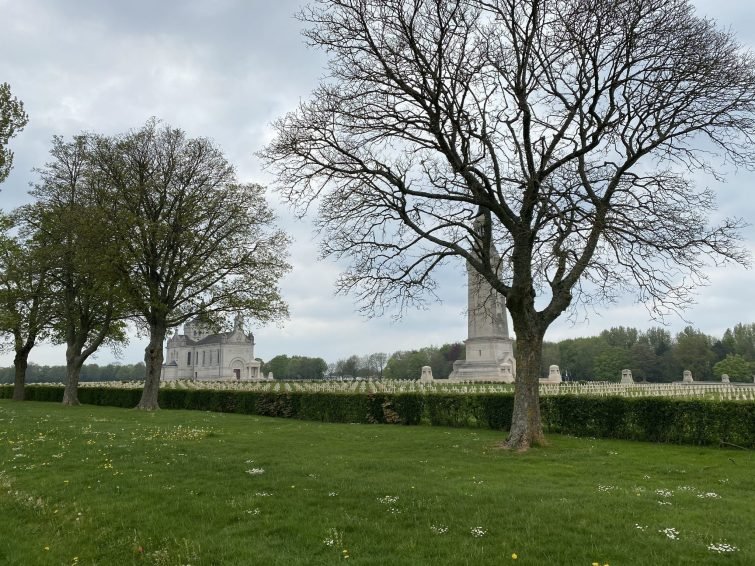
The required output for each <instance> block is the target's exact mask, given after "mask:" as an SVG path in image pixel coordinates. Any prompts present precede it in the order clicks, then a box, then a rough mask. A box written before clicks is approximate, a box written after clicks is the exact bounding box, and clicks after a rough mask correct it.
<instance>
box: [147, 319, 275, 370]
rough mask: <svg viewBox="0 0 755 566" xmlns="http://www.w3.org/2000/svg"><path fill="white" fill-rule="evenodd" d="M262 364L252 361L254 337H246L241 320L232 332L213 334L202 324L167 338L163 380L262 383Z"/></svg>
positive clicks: (192, 322) (195, 324) (186, 325)
mask: <svg viewBox="0 0 755 566" xmlns="http://www.w3.org/2000/svg"><path fill="white" fill-rule="evenodd" d="M261 365H262V362H260V361H259V360H255V359H254V335H253V334H251V333H250V334H245V333H244V329H243V325H242V321H241V318H240V317H237V318H236V323H235V325H234V329H233V330H232V331H231V332H221V333H220V334H212V333H211V332H210V331H209V329H208V328H207V327H206V326H204V325H203V324H202V323H201V322H199V321H197V320H196V319H195V320H192V321H190V322H187V323H186V324H185V325H184V329H183V334H178V333H177V334H175V335H174V336H171V337H170V338H168V341H167V347H166V354H165V363H164V364H163V367H162V374H161V376H160V378H161V379H162V380H166V381H171V380H176V379H195V380H200V381H202V380H203V381H217V380H232V381H238V380H252V379H261V377H262V375H261V372H260V367H261Z"/></svg>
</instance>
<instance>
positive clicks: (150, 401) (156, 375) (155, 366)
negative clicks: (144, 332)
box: [136, 323, 166, 411]
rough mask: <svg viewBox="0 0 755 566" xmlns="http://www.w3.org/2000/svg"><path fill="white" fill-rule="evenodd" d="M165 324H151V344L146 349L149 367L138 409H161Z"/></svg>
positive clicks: (145, 362)
mask: <svg viewBox="0 0 755 566" xmlns="http://www.w3.org/2000/svg"><path fill="white" fill-rule="evenodd" d="M165 334H166V327H165V324H164V323H163V324H151V325H150V329H149V344H148V345H147V347H146V348H145V349H144V364H145V365H146V366H147V370H146V372H147V373H146V375H145V378H144V390H143V391H142V398H141V400H140V401H139V404H138V405H137V406H136V408H137V409H146V410H148V411H152V410H156V409H159V408H160V406H159V405H158V403H157V393H158V391H159V390H160V372H161V371H162V367H163V342H164V341H165Z"/></svg>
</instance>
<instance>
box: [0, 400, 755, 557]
mask: <svg viewBox="0 0 755 566" xmlns="http://www.w3.org/2000/svg"><path fill="white" fill-rule="evenodd" d="M501 438H502V435H501V433H499V432H494V431H490V430H469V429H447V428H434V427H402V426H395V425H385V426H383V425H344V424H320V423H312V422H301V421H293V420H281V419H270V418H263V417H254V416H245V415H230V414H217V413H201V412H189V411H161V412H157V413H143V412H137V411H134V410H125V409H116V408H108V407H93V406H81V407H75V408H63V407H61V406H59V405H56V404H52V403H33V402H24V403H14V402H12V401H9V400H0V564H3V565H10V564H19V565H21V564H23V565H38V564H39V565H46V564H50V565H53V564H54V565H58V564H68V565H70V564H79V565H83V564H102V565H108V566H109V565H119V564H140V563H143V564H160V565H168V564H191V565H194V566H196V565H208V564H244V565H246V564H260V565H269V564H281V565H282V564H285V565H291V564H333V563H335V562H338V561H346V562H354V563H357V564H375V565H403V564H405V565H423V564H431V565H433V566H439V565H444V564H449V565H451V564H453V565H462V564H474V565H483V564H496V565H501V564H512V565H514V564H515V565H517V566H518V565H520V564H534V565H586V566H591V565H592V564H593V563H598V564H600V565H601V566H602V565H603V564H610V565H611V566H619V565H625V564H637V565H649V564H658V565H667V564H685V565H689V564H748V565H749V564H755V455H753V452H752V451H736V450H720V449H712V448H695V447H689V446H669V445H653V444H645V443H636V442H624V441H607V440H591V439H579V438H570V437H564V436H555V435H552V436H550V437H549V440H550V445H549V446H548V447H546V448H540V449H534V450H531V451H529V452H526V453H523V454H516V453H509V452H504V451H501V450H498V449H496V448H495V445H496V442H498V441H500V440H501ZM724 543H725V544H727V545H730V546H729V547H726V546H720V547H718V548H719V549H722V550H725V549H727V548H730V547H735V548H736V550H734V551H723V552H722V551H717V550H711V549H710V548H709V546H710V545H721V544H724ZM514 555H515V556H514Z"/></svg>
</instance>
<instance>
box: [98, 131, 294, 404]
mask: <svg viewBox="0 0 755 566" xmlns="http://www.w3.org/2000/svg"><path fill="white" fill-rule="evenodd" d="M88 159H89V160H90V161H91V164H92V167H93V168H94V170H95V175H96V176H97V179H96V181H95V182H96V185H97V186H96V189H95V202H96V205H97V206H98V207H100V208H101V209H102V210H103V211H105V214H106V216H107V218H108V219H109V223H108V229H109V230H110V232H111V234H112V235H113V237H114V238H115V239H116V241H118V242H119V243H120V245H119V249H118V253H117V254H116V255H114V257H113V258H112V263H113V266H114V268H115V269H116V270H117V272H118V274H119V280H120V282H121V284H122V285H123V292H124V293H125V296H126V298H127V301H128V303H129V305H130V309H131V311H132V312H133V313H134V314H135V315H136V316H137V317H138V319H139V320H140V321H141V323H142V325H143V326H144V327H145V328H146V330H147V331H148V332H149V344H148V346H147V347H146V349H145V356H144V362H145V365H146V372H147V374H146V379H145V385H144V392H143V394H142V398H141V401H140V402H139V407H140V408H144V409H153V408H157V407H158V405H157V393H158V388H159V380H160V371H161V366H162V362H163V341H164V340H165V335H166V332H167V330H168V329H169V328H172V327H175V326H178V325H180V324H182V323H183V322H185V321H186V320H188V319H190V318H192V317H195V316H199V315H201V316H202V317H203V318H204V319H206V320H208V321H213V320H214V321H215V322H218V323H220V322H222V321H223V320H228V318H229V317H230V316H232V315H233V314H242V315H244V316H245V317H247V318H253V319H256V320H259V321H263V322H264V321H271V320H278V319H281V318H282V317H284V316H286V315H287V307H286V305H285V303H284V302H283V300H282V299H281V297H280V292H279V288H278V281H279V279H280V277H281V276H282V274H283V273H284V272H286V271H287V270H288V269H289V266H288V264H287V263H286V261H285V259H286V256H287V245H288V238H287V236H286V235H285V234H284V233H283V232H282V231H280V230H277V229H275V227H274V225H273V223H274V216H273V213H272V211H271V210H270V208H269V207H268V206H267V203H266V202H265V198H264V190H263V189H262V187H260V186H258V185H252V184H241V183H239V182H238V181H237V179H236V173H235V170H234V168H233V167H232V166H231V164H229V163H228V161H227V160H226V159H225V157H224V156H223V154H222V152H221V151H220V150H219V149H218V148H217V147H215V145H214V144H213V143H212V142H210V141H209V140H207V139H204V138H188V137H187V136H186V134H185V133H184V132H183V131H181V130H180V129H175V128H171V127H169V126H160V124H158V122H157V121H155V120H151V121H149V122H147V124H146V125H145V126H144V127H142V128H141V129H139V130H135V131H131V132H129V133H126V134H123V135H118V136H110V137H109V136H93V137H92V138H91V148H90V150H89V156H88Z"/></svg>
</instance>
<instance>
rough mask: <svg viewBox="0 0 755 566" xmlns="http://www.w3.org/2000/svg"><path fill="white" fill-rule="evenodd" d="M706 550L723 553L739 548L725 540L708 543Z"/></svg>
mask: <svg viewBox="0 0 755 566" xmlns="http://www.w3.org/2000/svg"><path fill="white" fill-rule="evenodd" d="M708 550H710V551H711V552H718V553H719V554H724V553H728V552H736V551H738V550H739V549H738V548H737V547H736V546H734V545H732V544H728V543H726V542H717V543H714V544H709V545H708Z"/></svg>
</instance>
